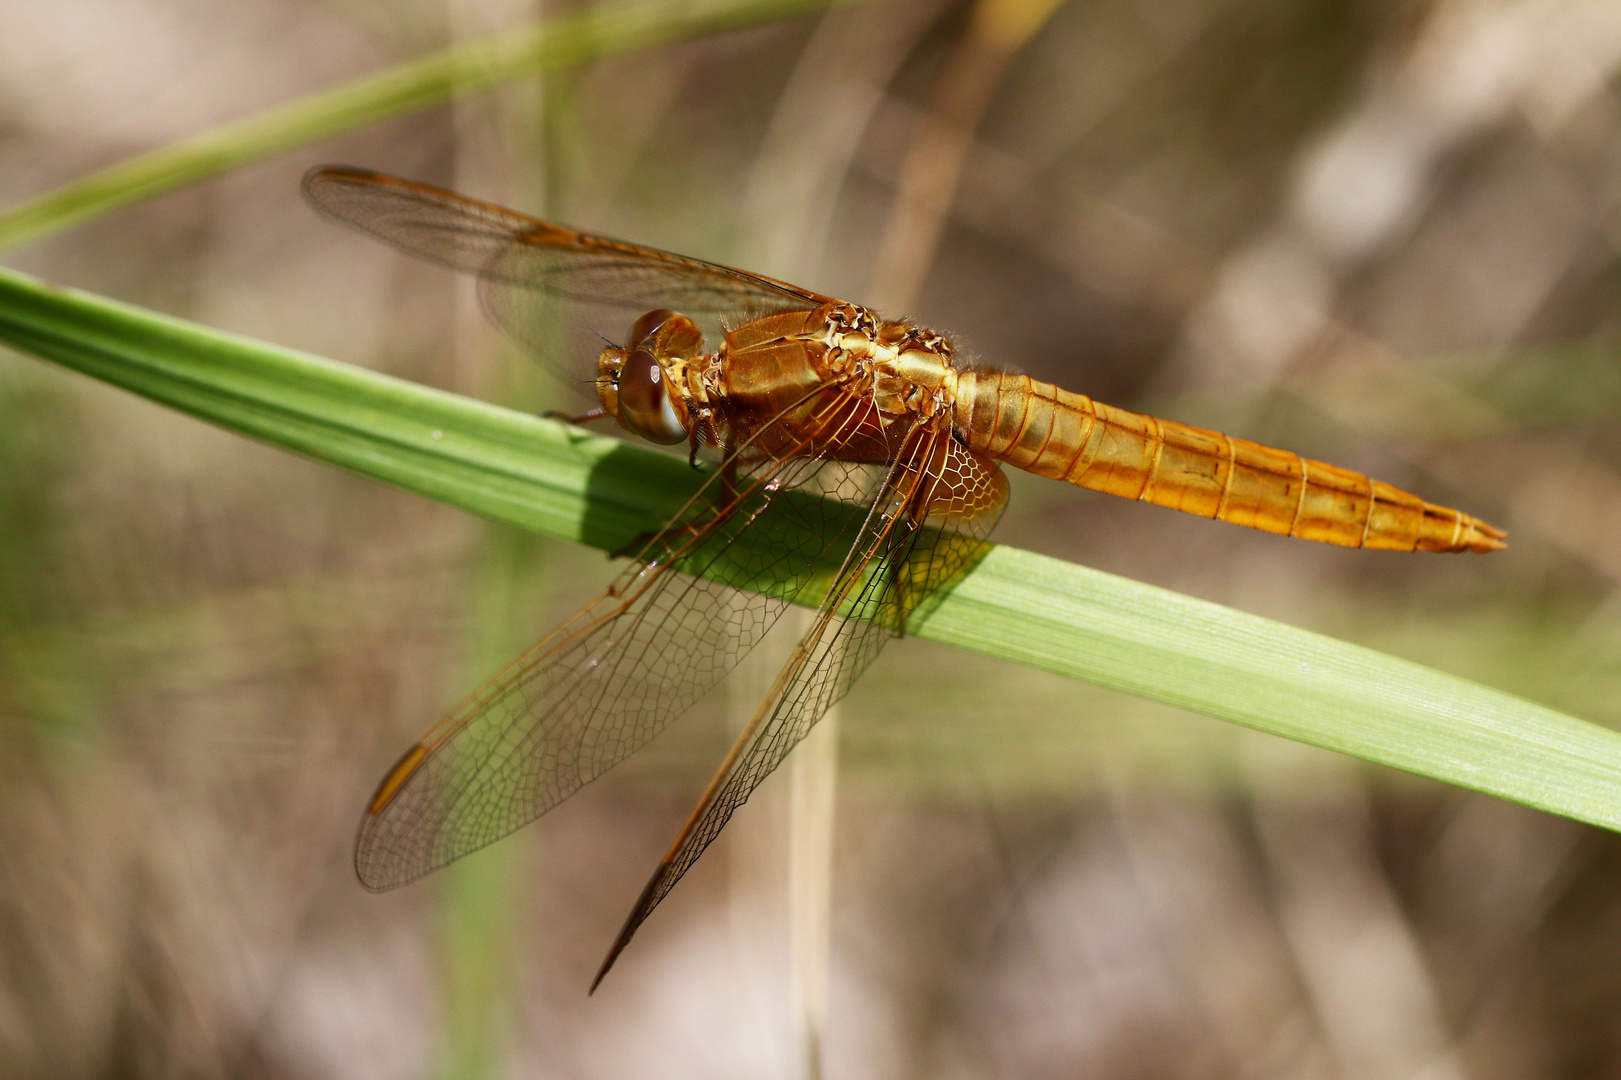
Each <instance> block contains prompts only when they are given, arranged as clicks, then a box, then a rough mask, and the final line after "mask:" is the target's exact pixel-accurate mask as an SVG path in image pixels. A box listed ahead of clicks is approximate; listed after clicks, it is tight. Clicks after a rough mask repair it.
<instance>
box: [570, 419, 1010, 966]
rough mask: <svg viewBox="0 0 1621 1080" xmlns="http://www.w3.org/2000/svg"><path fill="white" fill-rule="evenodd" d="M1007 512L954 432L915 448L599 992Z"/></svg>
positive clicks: (893, 474) (978, 552) (649, 890)
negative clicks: (669, 901)
mask: <svg viewBox="0 0 1621 1080" xmlns="http://www.w3.org/2000/svg"><path fill="white" fill-rule="evenodd" d="M1006 502H1007V479H1006V477H1004V476H1003V475H1002V472H1001V469H1000V468H999V467H998V466H997V465H996V463H995V462H993V461H991V460H990V459H988V458H985V457H982V456H980V455H978V454H975V453H974V452H972V451H970V450H968V449H967V448H965V447H963V446H962V445H961V444H960V443H958V442H956V441H955V440H954V439H953V438H952V437H951V435H950V433H949V432H948V431H945V430H939V431H923V432H919V433H918V435H917V436H916V437H914V439H912V440H910V441H909V443H908V447H907V451H906V452H904V453H903V454H902V455H901V458H900V460H898V461H897V462H896V463H895V465H894V466H893V467H892V468H891V469H890V472H889V474H888V476H887V477H886V479H885V482H884V485H883V487H882V488H881V489H880V491H879V492H878V495H877V498H876V499H875V500H874V502H873V505H872V508H871V510H869V512H868V515H867V520H866V521H865V522H864V524H863V526H862V529H861V532H860V534H859V535H858V536H857V537H856V539H855V544H854V545H853V546H852V547H851V549H850V552H849V554H848V555H847V556H846V558H845V560H844V563H843V566H842V567H841V568H840V571H839V573H838V575H837V576H836V577H835V579H834V581H833V584H832V586H831V587H830V588H829V589H828V591H827V594H826V596H825V597H824V599H823V600H822V602H821V604H820V606H819V608H818V609H817V612H816V615H815V618H814V619H813V621H812V624H811V627H810V629H809V630H807V631H806V633H805V635H804V637H803V638H802V639H801V640H800V642H799V644H798V645H797V646H796V647H795V649H794V653H793V655H792V656H791V657H790V658H789V660H788V662H787V664H786V665H785V666H784V667H783V669H782V671H781V673H780V674H779V675H778V676H777V679H776V681H775V682H774V683H773V685H772V688H771V690H770V691H769V692H768V694H767V695H766V698H765V700H764V701H763V702H762V703H761V705H760V707H759V709H758V710H757V711H756V713H755V715H754V717H753V718H752V719H751V720H750V722H749V724H748V725H747V726H746V727H745V728H744V730H743V733H742V734H741V735H740V736H739V738H738V740H737V742H736V743H735V744H734V745H733V747H732V749H731V751H730V752H729V753H728V755H727V757H726V760H725V761H724V762H723V763H722V765H721V768H720V771H719V772H718V773H717V774H716V775H715V777H714V779H713V780H711V781H710V784H709V787H708V789H707V790H706V791H705V792H704V795H703V797H702V799H700V800H699V803H698V806H697V807H696V809H694V810H693V813H692V816H691V817H690V818H689V819H688V821H687V824H686V826H685V828H683V829H682V831H681V834H680V835H679V836H678V837H677V838H676V840H675V843H674V844H673V845H672V846H671V848H670V851H669V853H668V854H666V855H665V857H664V860H663V861H662V862H661V863H660V865H659V868H658V870H657V871H655V872H654V874H653V877H652V879H651V880H650V881H649V882H648V884H647V887H646V888H645V889H644V890H643V892H642V895H641V897H640V898H639V899H638V900H637V902H636V906H635V908H634V909H633V910H632V911H631V913H630V917H629V918H628V919H627V920H626V921H625V926H624V928H623V929H622V930H621V931H620V933H619V937H618V938H617V939H616V940H615V942H614V944H613V947H612V948H611V950H610V951H609V953H608V957H607V959H606V960H605V961H604V962H603V965H602V969H601V970H600V971H599V972H598V973H597V982H600V981H601V980H602V977H603V975H605V974H606V973H607V971H608V969H609V968H610V967H611V966H612V965H613V962H614V960H615V959H617V958H618V956H619V953H620V952H621V951H622V950H623V949H624V947H625V945H626V944H627V943H628V942H629V941H630V938H631V936H632V935H633V934H635V932H636V930H637V928H638V927H639V926H641V924H642V922H643V921H644V920H645V919H646V918H647V916H648V915H650V914H651V913H652V911H653V909H654V908H655V907H657V906H658V904H659V902H660V901H661V900H663V899H664V897H665V896H666V895H667V894H668V893H669V891H670V890H671V889H672V888H673V887H674V886H675V884H676V882H677V881H679V880H680V879H681V876H682V875H683V874H685V873H686V872H687V870H688V869H689V868H690V867H691V866H692V864H693V863H694V862H696V861H697V859H698V857H699V856H700V855H701V854H703V851H704V849H705V848H707V847H708V846H709V845H710V843H712V842H713V841H714V839H715V837H716V836H718V835H719V834H720V831H721V829H722V828H723V827H724V826H725V825H726V822H727V821H728V820H730V819H731V816H732V813H733V812H734V811H735V810H736V809H737V808H738V807H739V806H741V805H743V803H744V802H746V801H747V800H748V797H749V795H750V794H752V793H753V791H754V789H755V788H756V787H758V786H759V785H760V782H761V781H763V780H764V779H765V778H766V776H767V775H769V774H770V773H771V772H772V770H774V769H775V768H776V767H777V766H778V765H780V764H781V763H782V761H783V759H784V758H785V757H787V755H788V752H789V751H790V750H791V749H793V747H794V745H795V744H796V743H798V742H799V740H800V739H802V738H804V737H805V735H806V733H807V732H809V731H810V729H811V727H812V726H813V725H814V724H815V723H816V721H818V720H820V719H821V718H822V715H823V714H824V713H826V712H827V710H828V708H829V707H830V706H831V705H832V704H833V703H834V702H836V701H838V700H839V699H840V698H841V697H843V696H844V695H845V694H846V693H847V692H848V691H849V689H850V687H851V685H852V684H853V683H854V682H855V680H856V678H857V677H858V676H859V675H860V674H861V673H862V672H863V671H864V670H866V668H867V665H868V664H870V663H871V662H872V660H873V658H874V657H876V656H877V655H878V651H879V650H880V649H882V648H883V646H884V644H885V643H886V642H887V641H888V640H889V639H890V638H891V637H894V636H896V635H897V634H899V633H900V632H901V630H902V629H903V628H904V626H905V623H906V618H907V616H908V615H910V614H911V612H912V611H913V610H914V609H915V608H916V607H917V606H918V604H919V603H920V602H922V601H924V600H926V598H928V597H929V596H930V595H932V594H934V593H935V592H936V591H937V590H939V589H940V588H941V587H942V586H944V585H947V584H950V583H951V582H953V581H955V580H956V579H957V578H958V577H959V576H960V575H961V574H962V573H964V572H965V571H966V570H967V569H968V568H969V567H970V566H972V565H973V563H975V562H977V561H978V559H979V558H980V557H981V556H982V555H983V553H984V551H985V550H986V549H987V544H986V543H985V538H986V536H987V535H988V534H989V533H990V530H991V529H992V527H994V526H995V524H996V521H997V519H998V518H999V517H1000V516H1001V513H1002V508H1003V506H1004V505H1005V504H1006ZM595 986H596V984H595V983H593V984H592V987H593V989H594V988H595Z"/></svg>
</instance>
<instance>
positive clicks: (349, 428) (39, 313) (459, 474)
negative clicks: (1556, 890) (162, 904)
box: [0, 272, 1621, 829]
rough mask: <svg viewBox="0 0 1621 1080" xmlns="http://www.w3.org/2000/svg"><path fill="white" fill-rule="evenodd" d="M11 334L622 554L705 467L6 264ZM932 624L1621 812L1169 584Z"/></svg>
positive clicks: (202, 412) (1018, 555)
mask: <svg viewBox="0 0 1621 1080" xmlns="http://www.w3.org/2000/svg"><path fill="white" fill-rule="evenodd" d="M0 340H3V341H5V342H7V343H9V344H11V345H13V346H15V347H16V348H18V349H22V350H25V351H27V352H31V353H34V354H35V355H37V356H41V357H44V358H46V359H48V360H52V361H55V362H56V363H59V364H62V365H64V366H66V367H70V368H73V369H74V370H77V371H80V372H83V373H84V374H87V375H90V376H92V377H94V378H97V379H101V380H104V381H106V382H109V383H112V384H114V385H117V386H122V387H124V388H126V389H128V390H131V391H133V392H135V393H137V394H140V395H142V396H144V397H147V398H150V399H152V400H154V401H158V402H161V403H163V404H166V405H169V406H171V407H173V408H175V409H178V410H180V411H182V412H186V413H190V414H192V415H193V416H197V417H200V418H202V419H204V420H208V421H210V422H212V423H214V424H218V425H220V426H221V427H225V428H228V429H230V430H232V431H237V432H240V433H242V434H244V435H249V436H252V437H254V438H257V439H261V440H263V441H265V442H269V443H272V444H274V445H277V446H281V447H284V448H286V449H289V450H295V451H298V452H299V453H302V454H306V455H308V456H310V457H314V458H317V459H320V460H323V461H329V462H332V463H333V464H337V465H342V466H344V467H345V468H349V469H353V470H355V471H357V472H361V473H364V474H366V475H368V476H373V477H376V478H377V479H380V480H386V481H388V482H390V483H393V484H396V485H398V486H400V487H403V488H407V489H409V490H411V491H416V492H419V493H421V494H424V495H428V496H430V497H432V498H436V499H439V500H442V501H444V502H447V503H451V504H453V505H456V506H460V507H463V508H465V509H467V510H470V511H472V512H474V513H477V514H481V515H484V516H486V517H489V518H493V519H496V520H499V521H504V522H510V523H512V524H515V525H519V526H521V527H523V528H526V529H531V530H534V531H536V532H540V533H544V534H547V535H550V536H555V537H561V538H565V539H569V540H575V541H579V542H581V543H586V544H590V545H593V546H596V547H599V548H605V549H609V550H612V549H614V548H616V547H619V546H621V545H623V544H625V543H626V542H627V541H628V540H630V539H631V538H632V537H634V536H635V535H637V534H638V533H639V532H642V531H644V530H646V529H649V528H652V527H654V526H656V525H657V524H658V523H659V522H660V521H661V520H662V519H663V518H664V517H665V516H666V515H667V514H669V513H670V512H671V511H672V510H673V509H674V508H675V507H676V506H677V505H679V503H680V501H681V500H682V499H683V498H684V497H685V496H686V495H687V494H689V493H690V492H691V491H692V490H693V489H694V487H695V485H696V483H697V482H698V474H695V473H694V472H693V471H692V470H691V469H690V468H688V466H687V465H686V463H685V462H684V461H682V460H680V459H677V458H674V457H670V456H667V455H664V454H660V453H656V452H654V451H651V450H646V449H642V448H640V447H637V446H632V445H629V444H626V443H620V442H616V441H614V440H611V439H605V438H601V437H599V436H595V435H590V434H587V433H585V432H582V431H579V430H576V429H571V428H568V427H564V426H562V425H559V424H556V423H553V422H551V421H547V420H541V419H537V418H535V417H531V416H526V415H523V414H520V413H515V412H511V411H509V410H506V409H501V408H497V407H495V406H492V405H487V404H484V403H482V402H478V401H472V400H469V399H466V398H462V397H458V396H455V395H453V394H448V393H443V392H440V391H437V390H433V389H429V388H427V387H423V386H419V385H416V384H413V383H409V382H404V381H401V380H399V379H393V378H390V377H387V376H384V375H379V374H375V373H372V372H367V371H363V370H360V369H357V368H353V367H349V366H346V365H343V364H339V363H335V362H333V361H329V360H324V359H321V358H319V357H314V356H309V355H305V354H301V353H297V352H293V351H290V350H286V349H279V348H276V347H274V346H270V345H266V344H263V343H260V342H256V341H250V340H247V339H244V338H241V337H235V336H232V335H229V334H224V333H220V332H218V331H215V330H210V329H208V328H206V327H202V326H198V325H196V324H193V323H188V322H185V321H183V320H180V319H174V318H169V317H166V316H161V315H157V314H154V313H152V312H148V311H143V310H140V309H137V308H134V307H130V306H128V305H124V304H119V303H116V302H113V301H110V300H105V299H101V298H97V297H93V296H88V295H85V294H81V293H76V292H71V291H68V290H63V289H58V288H54V287H51V286H48V285H45V284H43V283H40V282H38V281H36V280H34V279H31V278H28V277H25V276H23V275H20V274H16V273H11V272H0ZM909 630H910V631H911V632H912V633H914V634H916V635H917V636H919V637H922V638H926V639H929V640H932V641H936V642H940V643H943V644H947V645H954V646H957V647H958V648H963V649H970V650H974V651H977V652H981V653H985V654H987V655H990V656H996V657H1001V658H1004V659H1007V660H1012V661H1015V662H1017V663H1021V664H1028V665H1030V666H1032V667H1037V668H1041V669H1044V670H1047V671H1052V672H1057V673H1059V674H1063V675H1068V676H1072V677H1074V678H1077V679H1084V680H1087V681H1089V682H1092V683H1097V684H1099V685H1103V686H1107V687H1112V688H1115V689H1118V690H1123V691H1126V692H1128V693H1132V694H1137V695H1140V696H1142V697H1145V698H1150V699H1153V700H1156V701H1162V702H1168V703H1170V704H1173V705H1178V706H1181V707H1183V708H1186V709H1192V710H1195V711H1198V712H1202V713H1206V714H1209V715H1211V716H1216V717H1220V718H1223V719H1226V720H1231V721H1233V722H1235V723H1238V724H1243V725H1246V726H1248V727H1252V728H1256V729H1259V730H1262V731H1269V732H1272V733H1274V734H1278V735H1283V736H1286V737H1288V738H1291V739H1298V740H1300V741H1301V742H1305V743H1310V744H1312V745H1314V746H1321V747H1326V748H1328V749H1331V750H1338V751H1341V752H1343V753H1346V754H1351V755H1354V756H1356V757H1359V758H1363V759H1365V760H1368V761H1374V762H1378V763H1380V764H1384V765H1389V766H1393V767H1395V768H1398V769H1405V770H1407V771H1409V772H1413V773H1417V774H1420V775H1423V776H1429V777H1433V778H1435V779H1438V780H1444V781H1446V782H1448V783H1452V784H1457V785H1460V786H1462V787H1467V788H1472V789H1475V790H1478V791H1484V792H1488V793H1490V794H1494V795H1498V796H1501V797H1503V798H1507V799H1512V800H1514V801H1516V802H1520V803H1524V804H1525V805H1527V806H1533V807H1538V808H1540V809H1543V810H1548V811H1552V812H1554V813H1558V814H1563V815H1565V816H1567V817H1572V818H1576V819H1578V820H1581V821H1587V822H1591V823H1593V824H1597V825H1602V826H1605V827H1607V828H1611V829H1621V734H1617V733H1616V732H1613V731H1610V730H1609V729H1607V728H1603V727H1600V726H1598V725H1596V724H1591V723H1588V722H1586V721H1583V720H1579V719H1576V718H1574V717H1571V716H1566V715H1564V714H1561V713H1558V712H1555V711H1554V710H1552V709H1547V708H1544V707H1542V706H1540V705H1535V704H1532V703H1530V702H1527V701H1524V700H1521V699H1519V698H1516V697H1513V696H1512V695H1509V694H1505V693H1502V692H1500V691H1496V690H1492V689H1489V688H1487V687H1484V686H1480V685H1478V684H1475V683H1471V682H1468V681H1466V680H1463V679H1458V678H1455V677H1453V676H1449V675H1445V674H1442V673H1440V672H1437V671H1432V670H1430V669H1427V668H1424V667H1422V666H1419V665H1417V664H1412V663H1409V662H1407V661H1404V660H1398V659H1395V658H1393V657H1390V656H1385V655H1382V654H1380V653H1377V652H1374V651H1372V650H1369V649H1364V648H1361V647H1359V646H1355V645H1350V644H1347V643H1345V642H1341V641H1336V640H1334V639H1332V638H1328V637H1324V636H1321V635H1318V634H1313V633H1309V632H1306V631H1302V630H1297V629H1294V628H1292V627H1288V626H1284V625H1282V624H1279V623H1276V622H1272V621H1270V620H1267V619H1263V618H1259V617H1257V616H1253V615H1247V614H1244V613H1242V612H1238V611H1233V610H1230V609H1228V608H1224V607H1221V606H1220V605H1217V604H1211V603H1207V602H1204V601H1201V600H1195V599H1192V598H1190V597H1187V596H1182V595H1180V594H1177V593H1174V592H1169V591H1167V590H1164V589H1159V588H1155V587H1153V586H1149V585H1143V584H1141V583H1138V582H1135V581H1130V580H1127V579H1124V578H1120V577H1115V576H1112V575H1109V574H1104V573H1100V572H1098V571H1095V570H1088V569H1086V568H1084V567H1080V566H1074V565H1072V564H1069V563H1065V562H1062V561H1060V560H1057V559H1052V558H1047V557H1044V556H1040V555H1035V554H1032V553H1030V552H1026V551H1018V550H1015V549H1013V548H1008V547H993V548H991V550H990V551H989V552H988V553H987V554H986V556H985V557H984V558H983V559H982V560H981V561H980V562H979V563H978V564H977V565H976V566H975V567H974V568H973V569H972V570H971V571H970V572H969V573H968V574H967V575H966V576H965V577H964V578H963V579H962V580H961V581H959V582H958V583H957V584H956V585H955V587H953V588H951V589H950V590H948V591H947V592H946V593H945V594H944V595H941V596H940V597H938V599H937V602H936V603H934V604H932V605H931V606H930V608H929V610H927V611H926V612H920V613H919V614H918V615H917V617H915V618H914V620H913V622H912V624H911V625H910V627H909Z"/></svg>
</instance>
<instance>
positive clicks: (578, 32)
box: [0, 0, 840, 248]
mask: <svg viewBox="0 0 1621 1080" xmlns="http://www.w3.org/2000/svg"><path fill="white" fill-rule="evenodd" d="M837 2H840V0H741V2H732V3H714V2H710V0H703V2H700V3H693V2H691V0H675V2H667V0H660V2H655V3H646V2H633V3H614V4H607V5H603V6H601V7H595V8H590V9H587V10H585V11H582V12H579V13H576V14H571V15H564V16H560V17H558V18H555V19H551V20H548V21H546V22H544V23H541V24H538V25H535V26H530V27H526V28H524V29H521V30H517V31H512V32H508V33H504V34H499V35H496V36H493V37H487V38H481V39H479V40H476V41H469V42H464V43H462V44H459V45H455V46H452V47H451V48H448V49H445V50H443V51H441V52H437V53H434V54H432V55H429V56H426V57H422V58H420V59H417V60H412V61H409V62H407V63H404V64H399V65H396V66H394V67H390V68H386V69H384V70H383V71H379V72H376V73H374V74H371V75H367V76H364V77H362V78H359V79H355V80H353V81H351V82H347V83H344V84H342V85H340V86H336V87H333V88H332V89H330V90H325V91H321V92H320V93H316V94H312V95H310V96H308V97H305V98H300V99H298V100H296V101H291V102H288V103H287V104H284V105H280V106H277V107H276V108H273V109H269V110H267V111H265V112H262V113H260V114H258V115H257V116H251V117H248V118H246V119H244V120H239V121H236V122H234V123H230V124H225V125H223V126H221V127H218V128H214V129H213V130H211V131H206V132H203V133H202V134H200V135H196V136H193V137H192V138H189V139H183V140H181V141H179V142H176V143H173V144H171V145H169V146H166V147H164V148H162V149H160V150H154V151H152V152H151V153H147V154H142V155H139V156H137V157H134V158H131V159H129V160H128V161H124V162H120V163H119V164H117V165H114V166H111V167H110V168H107V169H103V170H101V171H100V172H96V173H92V174H91V175H90V176H87V177H85V178H83V179H81V180H77V181H75V182H73V183H71V184H68V185H66V186H64V187H61V188H58V189H56V190H55V191H49V192H46V193H45V194H43V195H39V196H37V197H35V198H32V199H29V200H27V201H25V202H22V203H19V204H18V205H16V206H14V207H12V208H11V209H10V210H7V211H5V212H4V213H0V248H7V247H12V246H14V245H17V244H21V243H24V242H25V241H28V240H36V239H38V238H40V237H41V236H44V235H46V234H48V233H51V232H55V231H57V230H60V229H64V228H66V227H68V226H69V225H73V224H76V223H78V222H81V221H84V220H86V219H87V218H91V217H95V216H96V215H98V214H104V213H106V212H108V211H109V210H114V209H117V208H118V207H120V206H125V205H127V204H129V203H133V202H138V201H140V200H142V199H147V198H151V197H152V196H154V195H159V194H161V193H163V192H165V191H169V190H171V189H173V188H177V187H180V186H182V185H184V184H189V183H192V182H194V181H197V180H201V179H204V178H206V177H209V176H214V175H216V174H218V173H222V172H225V171H226V170H228V169H232V168H235V167H237V166H239V165H243V164H246V163H248V162H250V161H257V160H259V159H260V158H265V157H269V156H270V155H272V154H275V153H279V152H280V151H283V150H287V149H291V148H292V147H295V146H303V145H307V144H309V143H312V142H317V141H319V140H321V139H325V138H328V137H329V136H332V135H336V134H338V133H339V132H343V131H348V130H350V129H351V128H357V127H362V126H364V125H366V124H370V123H372V122H374V121H377V120H382V119H385V118H387V117H390V116H396V115H398V114H400V113H404V112H409V111H410V110H412V109H420V108H423V107H425V106H428V105H432V104H435V103H437V102H440V101H444V100H445V99H447V98H450V97H453V96H455V95H457V94H464V93H467V92H469V91H473V90H479V89H482V88H484V87H488V86H492V85H495V84H497V83H501V82H505V81H508V80H511V79H515V78H518V77H520V76H523V75H532V74H536V73H539V72H545V71H553V70H556V69H559V68H563V67H569V66H573V65H577V64H583V63H586V62H589V61H591V60H596V59H599V58H601V57H604V56H610V55H613V54H615V53H625V52H632V51H635V50H637V49H646V48H650V47H652V46H655V45H661V44H665V43H667V42H671V41H678V40H683V39H686V38H692V37H699V36H702V35H705V34H714V33H720V32H722V31H726V30H735V29H739V28H742V27H745V26H752V25H755V24H758V23H762V22H769V21H772V20H775V19H784V18H790V17H792V16H795V15H802V14H805V13H807V12H811V11H816V10H820V9H822V8H825V7H829V6H831V5H832V4H833V3H837Z"/></svg>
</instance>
